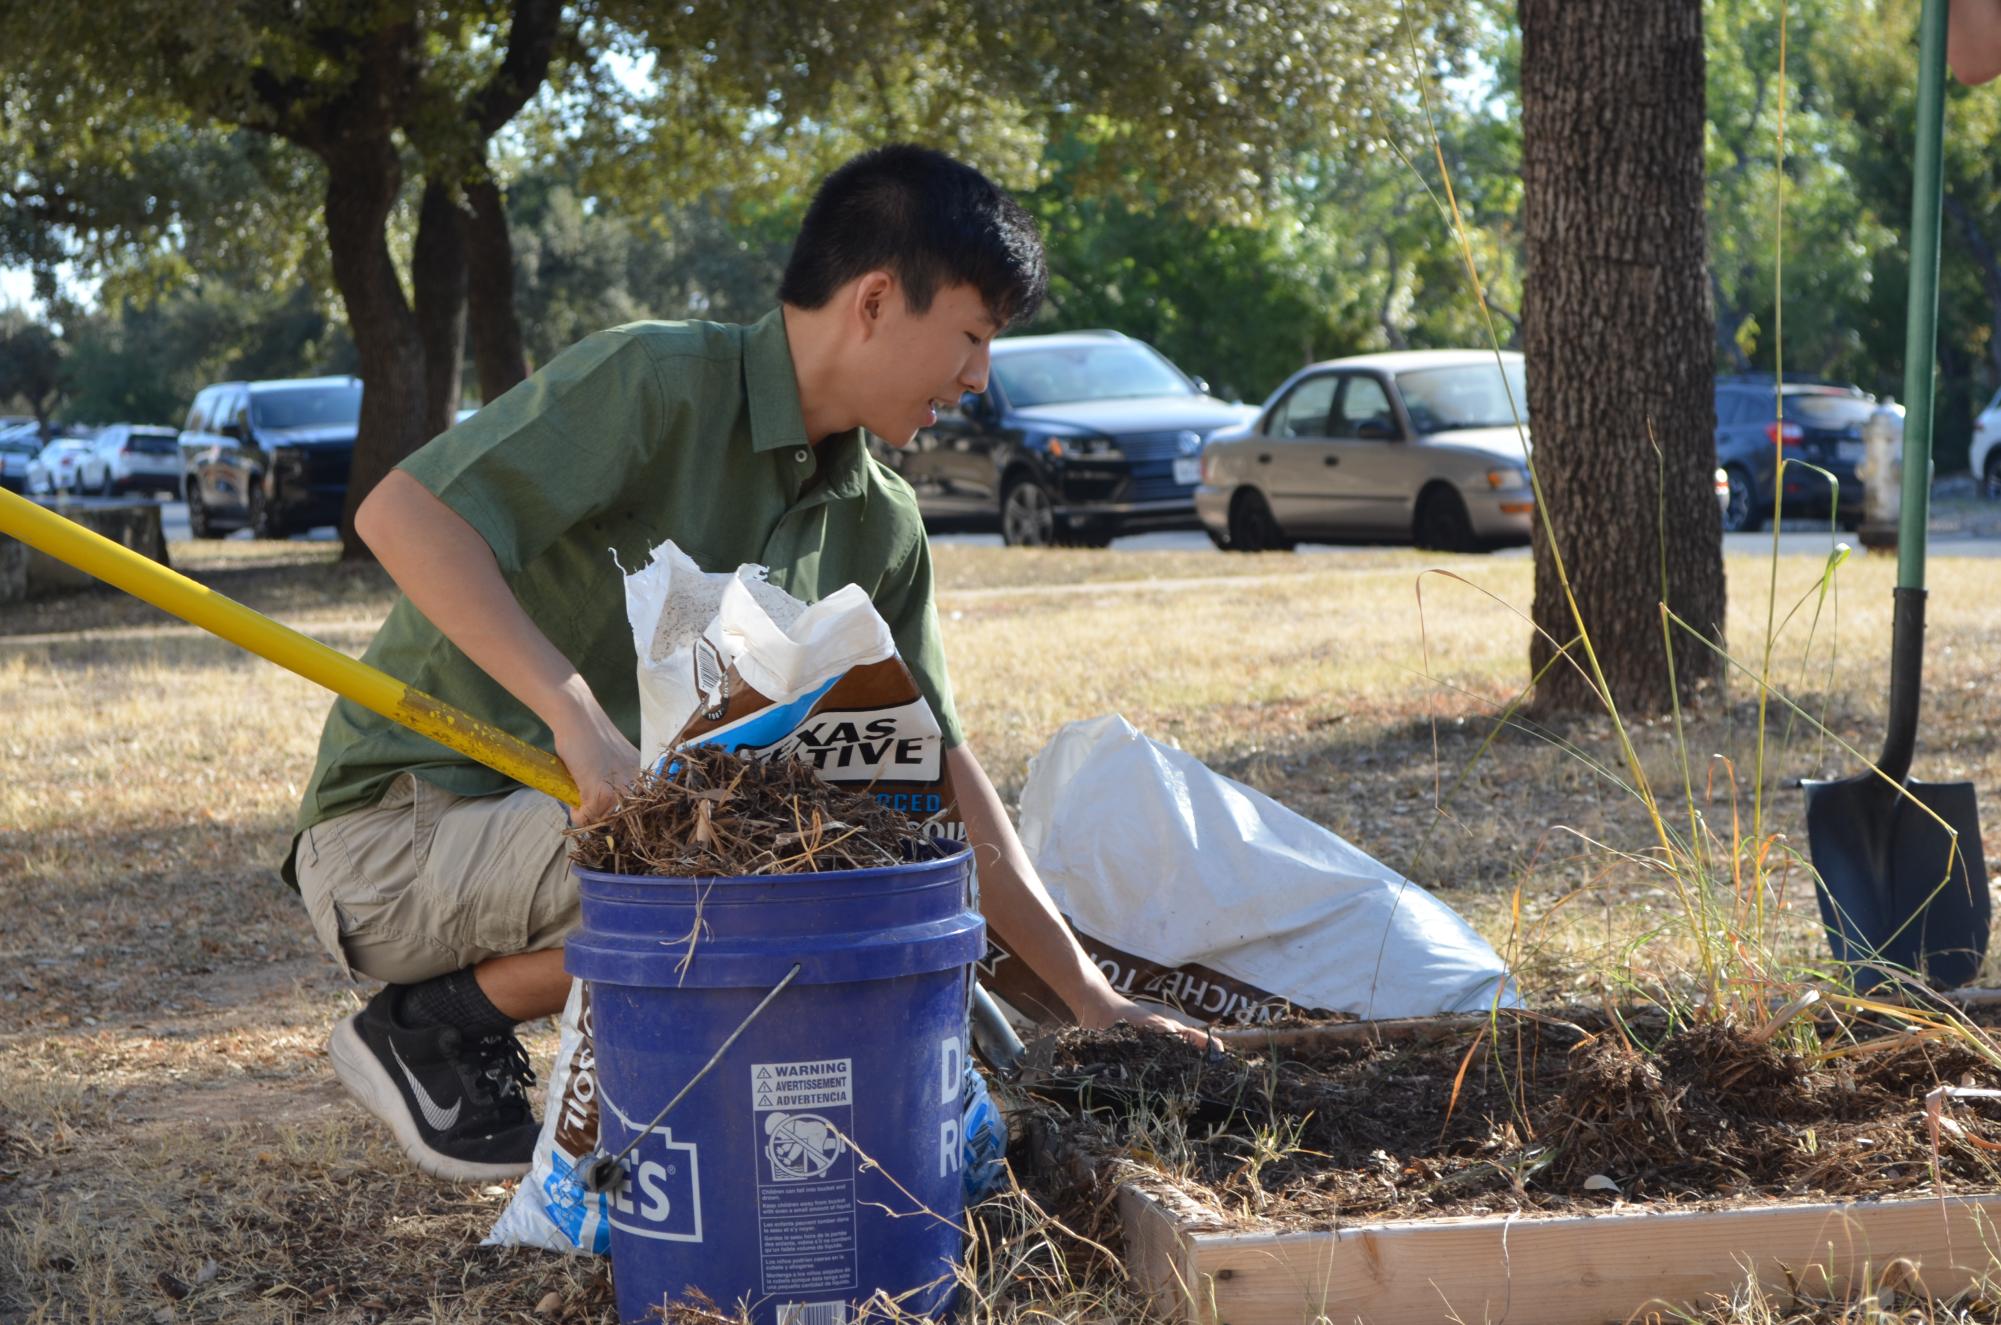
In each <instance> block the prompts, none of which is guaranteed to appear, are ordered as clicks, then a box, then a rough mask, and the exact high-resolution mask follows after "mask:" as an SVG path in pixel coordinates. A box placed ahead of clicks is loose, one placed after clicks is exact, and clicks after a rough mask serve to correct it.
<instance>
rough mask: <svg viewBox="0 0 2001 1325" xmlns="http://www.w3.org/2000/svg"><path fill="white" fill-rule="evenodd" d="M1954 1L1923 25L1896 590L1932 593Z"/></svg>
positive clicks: (1940, 2) (1932, 2)
mask: <svg viewBox="0 0 2001 1325" xmlns="http://www.w3.org/2000/svg"><path fill="white" fill-rule="evenodd" d="M1946 2H1947V0H1925V7H1924V14H1923V16H1922V17H1921V18H1920V19H1919V20H1918V141H1917V161H1916V166H1917V174H1916V178H1915V179H1914V180H1913V181H1912V184H1911V291H1910V303H1909V305H1908V307H1907V308H1906V310H1905V314H1904V491H1903V509H1902V518H1901V519H1900V520H1899V521H1898V524H1897V587H1898V588H1899V589H1922V588H1924V585H1925V529H1926V524H1927V521H1929V520H1930V518H1931V476H1932V466H1931V458H1932V371H1933V367H1934V361H1935V358H1936V355H1937V349H1938V231H1939V198H1940V193H1941V191H1942V189H1941V183H1940V179H1939V151H1940V139H1941V138H1942V137H1943V135H1944V129H1945V20H1946Z"/></svg>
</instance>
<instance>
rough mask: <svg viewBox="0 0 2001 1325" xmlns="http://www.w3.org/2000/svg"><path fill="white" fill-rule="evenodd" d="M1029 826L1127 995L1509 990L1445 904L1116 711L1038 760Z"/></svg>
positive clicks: (1300, 1001)
mask: <svg viewBox="0 0 2001 1325" xmlns="http://www.w3.org/2000/svg"><path fill="white" fill-rule="evenodd" d="M1021 840H1022V844H1023V845H1024V846H1025V847H1026V848H1027V849H1028V854H1029V857H1030V858H1031V859H1032V860H1033V861H1034V862H1035V867H1036V870H1037V871H1038V872H1039V873H1040V874H1041V876H1042V881H1043V882H1044V883H1045V884H1047V885H1048V887H1049V891H1050V893H1051V894H1052V895H1053V896H1054V897H1055V900H1056V903H1057V906H1058V907H1059V908H1060V909H1061V910H1062V911H1063V913H1064V914H1065V915H1066V916H1067V917H1069V919H1070V922H1071V924H1072V926H1073V927H1074V928H1075V929H1076V930H1077V931H1078V937H1079V938H1080V939H1081V940H1083V942H1084V946H1085V948H1086V950H1087V951H1089V952H1090V953H1091V955H1092V956H1093V958H1094V959H1096V960H1097V961H1098V963H1099V965H1100V967H1101V968H1103V969H1104V970H1105V971H1106V973H1107V975H1108V976H1109V977H1110V978H1111V979H1112V982H1113V984H1114V985H1115V986H1116V987H1118V988H1120V989H1121V991H1122V992H1124V993H1127V994H1129V995H1132V996H1142V995H1143V996H1147V997H1152V998H1156V999H1159V1000H1160V1001H1162V1002H1167V1003H1171V1004H1174V1005H1176V1006H1180V1007H1182V1008H1184V1009H1185V1010H1187V1011H1189V1012H1191V1013H1195V1014H1197V1015H1200V1016H1203V1017H1205V1018H1209V1019H1217V1020H1233V1021H1262V1020H1268V1019H1269V1018H1270V1017H1271V1016H1272V1015H1274V1014H1275V1013H1277V1012H1280V1011H1283V1010H1285V1008H1286V1006H1287V1005H1291V1006H1292V1007H1296V1008H1300V1009H1304V1010H1318V1011H1333V1012H1349V1013H1354V1014H1356V1015H1358V1016H1362V1017H1369V1018H1383V1017H1416V1016H1428V1015H1431V1014H1433V1013H1439V1012H1466V1011H1473V1010H1476V1009H1480V1008H1485V1007H1488V1006H1489V1005H1491V1003H1492V1002H1493V1001H1494V999H1495V997H1496V995H1497V994H1498V995H1499V997H1500V1000H1501V1002H1502V1003H1503V1005H1506V1006H1513V1005H1514V1004H1515V1003H1516V1002H1517V1001H1518V998H1517V995H1516V992H1515V989H1514V985H1513V983H1512V981H1510V980H1509V979H1508V976H1507V971H1506V968H1505V966H1504V965H1503V963H1502V962H1501V959H1500V957H1499V956H1498V955H1497V954H1496V953H1495V952H1494V950H1493V948H1492V947H1490V946H1489V945H1488V944H1487V942H1486V940H1484V939H1482V938H1481V937H1480V936H1479V935H1478V934H1477V933H1475V932H1474V931H1473V928H1472V927H1471V926H1470V925H1468V924H1467V923H1466V922H1465V921H1464V920H1462V919H1461V918H1460V917H1459V916H1458V914H1457V913H1455V912H1454V911H1453V910H1452V909H1451V908H1450V907H1447V906H1446V905H1444V904H1443V903H1442V902H1440V901H1439V900H1438V899H1437V898H1435V897H1433V896H1432V895H1431V894H1430V893H1428V892H1426V891H1425V890H1424V889H1423V888H1421V887H1419V886H1418V885H1416V884H1414V883H1412V882H1410V881H1409V880H1408V879H1406V878H1404V877H1403V876H1402V875H1400V874H1398V873H1396V872H1395V871H1394V870H1392V869H1390V868H1389V867H1388V866H1385V865H1383V864H1382V863H1380V862H1378V861H1376V860H1373V859H1371V858H1370V857H1369V856H1367V855H1365V854H1364V853H1363V852H1361V851H1359V850H1357V849H1356V848H1355V847H1354V846H1351V845H1350V844H1349V843H1347V842H1345V841H1343V840H1342V839H1341V838H1339V837H1338V836H1336V835H1335V834H1333V833H1331V832H1329V831H1328V830H1327V829H1325V828H1322V827H1321V826H1320V825H1318V824H1316V823H1314V822H1312V821H1311V820H1309V819H1306V818H1304V817H1302V816H1300V815H1298V814H1295V813H1293V812H1292V811H1291V810H1288V809H1286V808H1285V807H1284V806H1282V805H1280V804H1279V803H1278V802H1276V801H1274V800H1272V799H1271V798H1270V797H1269V796H1264V795H1261V794H1260V793H1258V792H1256V791H1253V790H1252V789H1251V788H1249V787H1247V786H1245V785H1244V784H1242V783H1241V782H1235V781H1232V780H1231V779H1229V778H1226V777H1223V776H1221V775H1220V774H1217V773H1214V772H1212V771H1211V770H1209V769H1208V768H1206V767H1204V766H1203V764H1202V763H1201V761H1200V760H1197V759H1196V758H1195V757H1194V756H1192V755H1190V754H1188V753H1186V752H1185V751H1182V750H1177V749H1174V748H1173V747H1171V746H1166V745H1162V744H1160V743H1159V742H1157V741H1152V740H1148V739H1147V738H1146V737H1145V736H1143V735H1141V734H1140V732H1139V731H1138V730H1136V729H1135V728H1134V727H1133V726H1132V724H1130V723H1128V722H1127V721H1126V720H1125V719H1124V718H1121V717H1118V716H1116V715H1113V716H1108V717H1101V718H1094V719H1091V720H1089V721H1085V722H1074V723H1071V724H1070V725H1068V726H1066V727H1064V728H1063V729H1062V730H1061V731H1059V732H1058V733H1057V734H1056V736H1055V737H1054V738H1053V739H1052V740H1051V741H1050V742H1049V744H1048V745H1047V746H1046V747H1044V749H1043V750H1042V752H1041V753H1040V754H1038V755H1036V756H1035V758H1034V759H1033V760H1031V761H1030V763H1029V766H1028V784H1027V786H1026V787H1025V788H1024V790H1023V792H1022V800H1021ZM1020 967H1021V963H1020V962H1019V961H1016V960H1012V959H1009V960H1004V961H1003V962H1001V963H1000V964H999V967H998V968H997V970H996V977H997V978H998V979H999V981H1000V983H1001V986H1002V988H1001V991H1000V992H1002V995H1003V997H1008V998H1009V1000H1010V1001H1011V1002H1015V1003H1016V1005H1017V1006H1018V1007H1019V1006H1021V1002H1022V1000H1023V999H1027V1000H1028V1001H1029V1002H1030V1003H1031V1005H1032V1004H1033V1002H1035V1001H1036V999H1035V995H1034V993H1033V991H1027V990H1024V989H1023V988H1022V981H1023V977H1024V976H1025V972H1023V971H1021V970H1020V969H1019V968H1020ZM1010 968H1012V969H1010ZM1023 1010H1024V1011H1031V1012H1032V1011H1035V1010H1036V1009H1034V1008H1033V1007H1032V1006H1031V1007H1028V1008H1023Z"/></svg>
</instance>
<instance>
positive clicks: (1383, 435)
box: [1355, 419, 1402, 442]
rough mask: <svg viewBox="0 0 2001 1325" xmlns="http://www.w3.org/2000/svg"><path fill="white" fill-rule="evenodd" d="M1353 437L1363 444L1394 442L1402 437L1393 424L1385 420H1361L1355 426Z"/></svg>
mask: <svg viewBox="0 0 2001 1325" xmlns="http://www.w3.org/2000/svg"><path fill="white" fill-rule="evenodd" d="M1355 436H1357V437H1359V438H1361V439H1362V440H1363V441H1365V442H1394V441H1395V440H1397V438H1398V437H1400V436H1402V434H1401V433H1399V432H1398V431H1397V426H1396V425H1395V424H1394V423H1391V422H1389V421H1388V420H1385V419H1363V420H1362V421H1361V422H1360V423H1358V424H1356V425H1355Z"/></svg>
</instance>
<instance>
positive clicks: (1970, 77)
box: [1945, 0, 2001, 84]
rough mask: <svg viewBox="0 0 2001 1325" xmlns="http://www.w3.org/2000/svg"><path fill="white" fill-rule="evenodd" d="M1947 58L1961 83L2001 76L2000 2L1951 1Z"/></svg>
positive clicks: (1977, 81)
mask: <svg viewBox="0 0 2001 1325" xmlns="http://www.w3.org/2000/svg"><path fill="white" fill-rule="evenodd" d="M1945 58H1946V63H1947V64H1950V65H1951V66H1952V72H1953V74H1954V76H1955V77H1957V78H1958V79H1959V81H1960V82H1962V83H1969V84H1971V83H1985V82H1986V81H1988V80H1989V79H1991V78H1993V77H1994V76H1995V75H1996V74H2001V0H1952V15H1951V18H1950V19H1949V20H1948V22H1947V24H1946V36H1945Z"/></svg>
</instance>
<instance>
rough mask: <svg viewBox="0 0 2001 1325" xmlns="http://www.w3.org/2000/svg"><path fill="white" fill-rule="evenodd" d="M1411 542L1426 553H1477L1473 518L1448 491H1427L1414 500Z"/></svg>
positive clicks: (1432, 488) (1464, 502)
mask: <svg viewBox="0 0 2001 1325" xmlns="http://www.w3.org/2000/svg"><path fill="white" fill-rule="evenodd" d="M1410 532H1411V542H1413V543H1415V544H1417V546H1418V547H1420V548H1423V549H1424V550H1425V551H1427V552H1478V551H1479V550H1480V543H1479V540H1478V539H1476V538H1474V537H1473V518H1472V517H1471V516H1469V515H1468V514H1466V501H1465V499H1464V498H1463V497H1461V496H1460V495H1459V494H1458V493H1456V492H1454V491H1453V490H1452V489H1451V488H1447V487H1440V486H1435V485H1434V486H1433V487H1430V488H1426V489H1425V490H1424V492H1423V493H1422V494H1421V495H1420V496H1419V497H1418V499H1417V514H1416V515H1415V516H1414V517H1413V518H1412V520H1411V531H1410Z"/></svg>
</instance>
